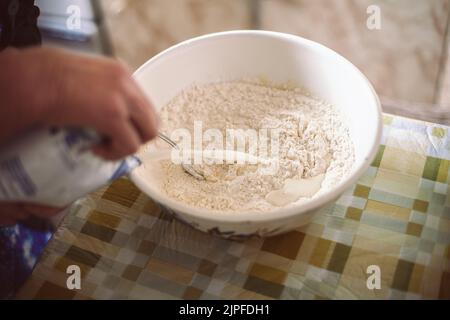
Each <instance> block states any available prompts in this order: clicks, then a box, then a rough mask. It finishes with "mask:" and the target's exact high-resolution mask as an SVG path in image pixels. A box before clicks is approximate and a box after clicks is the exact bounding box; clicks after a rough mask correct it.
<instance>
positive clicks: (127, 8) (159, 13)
mask: <svg viewBox="0 0 450 320" xmlns="http://www.w3.org/2000/svg"><path fill="white" fill-rule="evenodd" d="M101 3H102V8H103V10H104V15H105V20H106V26H107V28H108V30H109V33H110V37H111V41H112V45H113V49H114V51H115V55H116V56H117V57H119V58H121V59H123V60H124V61H126V62H127V63H128V64H129V65H130V66H131V67H132V68H133V69H135V68H137V67H138V66H140V65H141V64H142V63H144V62H145V61H147V60H148V59H149V58H150V57H152V56H153V55H155V54H156V53H158V52H160V51H162V50H164V49H166V48H167V47H169V46H171V45H173V44H175V43H177V42H180V41H182V40H185V39H188V38H191V37H194V36H198V35H202V34H205V33H210V32H218V31H225V30H233V29H248V28H249V27H250V15H249V3H248V1H243V0H214V1H210V0H170V1H167V0H147V1H140V0H113V1H111V0H102V1H101Z"/></svg>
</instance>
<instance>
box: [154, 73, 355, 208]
mask: <svg viewBox="0 0 450 320" xmlns="http://www.w3.org/2000/svg"><path fill="white" fill-rule="evenodd" d="M160 116H161V122H162V131H163V132H165V133H166V134H169V135H170V134H171V133H172V132H174V131H175V130H177V129H180V128H184V129H185V130H186V131H187V132H189V133H191V134H192V135H193V136H194V131H195V130H196V129H195V125H194V123H195V122H196V121H201V124H202V130H204V131H206V130H208V129H210V128H214V129H216V130H219V131H220V132H221V133H222V135H223V137H228V136H229V135H228V131H227V130H229V129H231V130H250V131H251V130H253V131H255V132H259V133H260V132H270V134H267V135H266V136H263V138H265V142H267V141H269V142H273V143H277V145H276V146H275V147H274V145H273V144H270V143H269V144H268V147H267V148H265V149H264V148H256V147H255V149H252V150H253V151H255V150H256V152H257V154H256V155H257V156H258V157H260V158H261V159H265V160H267V161H266V162H264V161H262V162H258V163H244V164H236V163H222V164H201V165H196V168H197V169H198V170H201V172H202V173H203V174H204V176H205V178H206V179H205V180H197V179H195V178H193V177H192V176H190V175H188V174H187V173H186V172H184V171H183V169H182V168H181V166H180V165H178V164H174V163H173V161H171V160H170V159H166V160H159V161H160V162H159V163H160V165H161V168H162V176H163V179H162V182H161V188H162V189H163V190H164V192H165V193H166V194H167V195H168V196H169V197H171V198H173V199H175V200H178V201H180V202H183V203H185V204H188V205H192V206H195V207H201V208H207V209H210V210H218V211H224V212H239V211H244V210H245V211H270V210H273V209H275V208H279V207H283V206H289V205H292V204H293V203H299V202H305V201H308V200H310V199H311V198H314V197H317V196H318V195H320V194H321V193H323V192H324V191H326V190H329V189H330V188H332V187H333V186H334V185H335V184H337V183H339V182H340V181H341V179H342V178H343V177H344V176H345V175H347V174H348V173H349V171H350V169H351V167H352V165H353V163H354V147H353V143H352V141H351V139H350V135H349V130H348V127H347V126H346V124H345V121H343V118H342V115H341V114H340V112H339V111H338V109H337V108H335V107H334V106H332V105H329V104H327V103H325V102H323V101H320V100H318V99H316V98H314V97H312V96H311V95H309V94H308V93H305V91H304V90H302V89H299V88H292V87H288V86H281V87H280V86H271V85H266V84H262V83H256V82H251V81H232V82H221V83H214V84H206V85H194V86H192V87H190V88H188V89H186V90H184V91H183V92H181V93H180V94H178V95H177V96H175V97H174V98H173V99H172V100H171V101H169V103H168V104H167V105H165V106H164V107H163V108H162V110H161V114H160ZM263 130H265V131H263ZM273 132H277V134H276V135H275V134H274V135H272V133H273ZM274 137H275V138H276V139H275V138H274ZM258 138H259V140H258V143H259V144H260V145H261V146H262V145H263V143H262V142H261V141H262V140H264V139H262V138H261V136H258ZM208 142H210V141H201V143H200V146H201V147H202V148H207V147H208ZM192 145H194V142H193V143H192ZM224 145H225V146H227V145H226V144H224ZM197 147H198V145H197ZM193 148H194V146H193ZM225 148H227V147H225ZM218 149H219V148H218ZM263 149H264V150H263ZM275 149H276V150H275ZM250 150H251V147H250V146H247V147H246V150H245V151H246V152H250ZM262 151H265V153H264V152H262ZM273 151H277V152H276V153H275V152H273ZM261 154H263V155H261ZM275 160H276V163H277V170H276V171H273V172H271V173H269V174H268V171H267V166H268V163H275V162H274V161H275Z"/></svg>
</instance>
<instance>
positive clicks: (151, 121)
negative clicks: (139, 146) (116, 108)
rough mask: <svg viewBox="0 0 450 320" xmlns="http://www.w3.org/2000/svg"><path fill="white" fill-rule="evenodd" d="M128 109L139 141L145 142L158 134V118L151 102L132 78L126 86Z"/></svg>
mask: <svg viewBox="0 0 450 320" xmlns="http://www.w3.org/2000/svg"><path fill="white" fill-rule="evenodd" d="M127 91H128V101H127V102H128V103H127V106H128V110H129V113H130V117H131V120H132V123H133V124H134V125H135V126H136V130H137V131H138V132H139V136H140V138H141V142H142V143H144V142H147V141H149V140H150V139H153V138H154V137H156V135H157V134H158V127H159V120H158V116H157V114H156V112H155V109H154V107H153V105H152V103H151V102H150V101H149V100H148V98H147V97H146V96H145V95H144V93H143V92H142V91H141V89H140V88H139V87H138V85H137V84H136V83H135V82H134V80H132V81H131V82H130V84H129V88H128V90H127Z"/></svg>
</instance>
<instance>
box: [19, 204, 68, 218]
mask: <svg viewBox="0 0 450 320" xmlns="http://www.w3.org/2000/svg"><path fill="white" fill-rule="evenodd" d="M21 207H22V210H23V211H24V212H25V213H27V214H28V215H33V216H36V217H39V218H51V217H53V216H55V215H57V214H58V213H59V212H61V210H63V208H55V207H47V206H41V205H35V204H22V205H21Z"/></svg>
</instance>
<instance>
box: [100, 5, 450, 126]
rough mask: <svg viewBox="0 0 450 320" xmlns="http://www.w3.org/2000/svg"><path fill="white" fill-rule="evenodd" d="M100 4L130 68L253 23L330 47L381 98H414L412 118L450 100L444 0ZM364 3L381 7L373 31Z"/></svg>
mask: <svg viewBox="0 0 450 320" xmlns="http://www.w3.org/2000/svg"><path fill="white" fill-rule="evenodd" d="M102 4H103V8H104V10H105V16H106V20H107V24H108V26H109V29H110V32H111V37H112V41H113V45H114V48H115V52H116V55H117V56H118V57H120V58H122V59H123V60H125V61H127V62H128V63H129V64H130V65H131V66H132V67H133V68H136V67H138V66H139V65H141V64H142V63H143V62H145V61H146V60H147V59H148V58H149V57H151V56H153V55H154V54H156V53H157V52H159V51H161V50H163V49H165V48H167V47H169V46H170V45H172V44H175V43H177V42H179V41H181V40H184V39H187V38H190V37H193V36H196V35H201V34H205V33H209V32H215V31H223V30H232V29H248V28H260V29H266V30H276V31H282V32H288V33H293V34H296V35H300V36H304V37H306V38H310V39H312V40H315V41H318V42H321V43H323V44H325V45H327V46H328V47H331V48H332V49H334V50H336V51H338V52H339V53H341V54H342V55H344V56H345V57H346V58H348V59H349V60H350V61H352V62H353V63H354V64H355V65H357V66H358V67H359V68H360V69H361V70H362V71H363V72H364V73H365V74H366V75H367V77H368V78H369V79H370V80H371V82H372V83H373V84H374V86H375V88H376V90H377V92H378V93H379V95H380V96H381V97H382V99H383V100H385V99H386V101H392V100H393V101H397V100H401V101H403V102H406V103H409V102H413V103H414V108H416V109H417V116H418V117H422V118H426V117H427V113H429V112H433V111H432V110H438V109H439V110H440V111H441V112H442V110H444V112H445V110H447V109H446V106H447V104H448V105H450V92H448V93H447V91H450V76H449V77H446V75H447V73H450V68H448V72H444V71H445V62H446V56H447V50H444V49H445V47H446V42H445V39H446V37H447V24H448V16H449V12H450V0H427V1H425V0H170V1H167V0H147V1H139V0H112V1H111V0H102ZM369 5H377V6H378V7H379V8H380V10H381V11H380V12H381V29H380V30H369V29H368V28H367V26H366V21H367V18H368V17H369V15H368V14H367V11H366V10H367V8H368V6H369ZM441 88H443V89H442V90H441ZM446 88H448V89H446ZM435 104H441V106H442V105H444V106H445V108H444V109H442V107H439V106H436V105H435ZM388 105H389V104H388ZM392 105H395V103H393V104H392ZM391 107H392V106H391ZM391 107H389V106H388V107H387V108H388V109H389V108H391ZM441 109H442V110H441ZM424 110H425V112H424ZM448 110H449V111H450V108H448ZM394 111H395V110H394ZM413 116H414V115H413Z"/></svg>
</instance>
